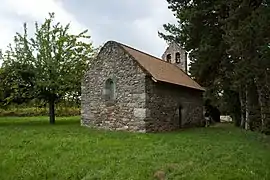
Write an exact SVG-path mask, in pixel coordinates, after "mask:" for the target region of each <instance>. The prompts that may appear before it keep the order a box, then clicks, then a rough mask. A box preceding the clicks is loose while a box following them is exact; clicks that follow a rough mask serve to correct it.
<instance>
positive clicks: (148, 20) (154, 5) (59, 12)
mask: <svg viewBox="0 0 270 180" xmlns="http://www.w3.org/2000/svg"><path fill="white" fill-rule="evenodd" d="M167 7H168V4H167V1H166V0H0V49H5V48H6V46H7V45H8V43H10V42H12V39H13V36H14V35H15V33H16V32H22V30H23V28H22V24H23V23H24V22H27V23H28V24H29V25H30V27H29V29H31V25H33V23H34V22H35V21H39V22H42V21H43V20H44V18H45V17H48V13H49V12H55V13H56V19H57V21H60V22H62V23H64V24H66V23H68V22H71V26H72V31H73V32H76V33H77V32H80V31H82V30H84V29H88V30H89V34H90V35H91V37H92V41H93V43H94V45H95V46H99V45H101V44H103V43H105V42H106V41H108V40H116V41H119V42H122V43H124V44H127V45H130V46H133V47H135V48H138V49H140V50H143V51H145V52H148V53H150V54H152V55H155V56H158V57H161V55H162V53H163V52H164V50H165V48H166V46H167V45H166V43H165V42H164V40H163V39H161V38H159V37H158V31H159V30H162V25H163V24H164V23H168V22H171V23H174V22H175V18H174V17H173V15H172V12H171V11H170V10H168V8H167Z"/></svg>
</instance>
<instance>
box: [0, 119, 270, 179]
mask: <svg viewBox="0 0 270 180" xmlns="http://www.w3.org/2000/svg"><path fill="white" fill-rule="evenodd" d="M0 147H1V148H0V169H1V173H0V179H5V180H14V179H29V180H31V179H33V180H36V179H58V180H62V179H63V180H66V179H74V180H75V179H78V180H79V179H80V180H81V179H86V180H88V179H89V180H90V179H117V180H126V179H134V180H135V179H138V180H144V179H155V178H154V177H155V176H157V175H158V174H162V173H164V174H165V177H166V179H187V180H190V179H202V180H204V179H205V180H209V179H224V180H226V179H247V180H248V179H250V180H251V179H270V177H269V175H270V169H269V167H270V153H269V148H270V144H269V138H266V137H265V136H263V135H262V134H258V133H253V132H243V131H242V130H240V129H237V128H233V127H231V126H230V125H225V126H222V127H211V128H198V129H190V130H186V131H182V132H181V133H179V132H171V133H161V134H138V133H126V132H109V131H101V130H100V131H99V130H94V129H89V128H86V127H81V126H80V118H79V117H70V118H57V122H56V125H55V126H49V125H48V124H47V123H46V118H44V117H33V118H29V117H26V118H0ZM67 162H68V163H67ZM158 172H161V173H158Z"/></svg>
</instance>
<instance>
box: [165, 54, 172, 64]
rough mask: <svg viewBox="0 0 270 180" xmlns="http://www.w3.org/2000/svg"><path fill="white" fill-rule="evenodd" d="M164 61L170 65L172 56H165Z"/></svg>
mask: <svg viewBox="0 0 270 180" xmlns="http://www.w3.org/2000/svg"><path fill="white" fill-rule="evenodd" d="M166 61H167V62H169V63H171V61H172V55H171V54H167V56H166Z"/></svg>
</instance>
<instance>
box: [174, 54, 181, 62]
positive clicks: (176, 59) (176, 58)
mask: <svg viewBox="0 0 270 180" xmlns="http://www.w3.org/2000/svg"><path fill="white" fill-rule="evenodd" d="M180 61H181V59H180V53H179V52H177V53H175V62H176V63H177V64H179V63H180Z"/></svg>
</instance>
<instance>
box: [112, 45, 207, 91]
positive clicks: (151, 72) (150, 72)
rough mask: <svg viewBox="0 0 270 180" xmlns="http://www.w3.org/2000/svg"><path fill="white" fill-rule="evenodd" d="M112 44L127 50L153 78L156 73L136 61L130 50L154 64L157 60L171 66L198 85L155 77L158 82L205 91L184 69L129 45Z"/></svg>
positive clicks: (140, 62)
mask: <svg viewBox="0 0 270 180" xmlns="http://www.w3.org/2000/svg"><path fill="white" fill-rule="evenodd" d="M110 42H112V43H116V44H117V45H119V46H120V47H121V48H123V49H124V50H125V52H126V53H128V54H129V55H130V56H131V57H133V59H134V60H136V61H137V62H138V63H139V65H140V66H141V68H143V69H144V70H145V71H147V72H148V73H149V74H150V75H151V76H153V77H155V76H156V75H157V74H155V73H154V74H153V71H152V70H149V69H148V68H147V67H145V65H144V64H142V62H143V61H140V60H139V59H136V58H135V57H134V54H132V53H131V52H130V51H129V50H128V49H130V50H131V51H134V52H137V53H139V54H143V55H145V56H148V57H150V58H149V60H153V61H152V62H154V61H155V60H158V61H156V62H163V63H165V64H167V65H169V66H168V67H171V68H172V67H173V68H175V70H177V71H179V70H180V71H179V72H181V74H182V75H184V77H186V78H188V79H189V80H191V81H192V82H193V83H195V84H196V85H195V86H194V85H191V84H181V83H180V84H179V82H178V83H177V82H172V81H171V80H169V81H166V80H165V81H164V79H163V80H162V78H161V79H160V77H155V78H157V80H159V81H164V82H169V83H172V84H175V83H176V84H178V85H181V86H185V87H189V88H194V89H198V90H203V91H204V88H203V87H202V86H201V85H200V84H199V83H198V82H196V81H195V80H194V79H192V78H191V77H190V76H189V75H188V74H187V73H186V72H185V71H184V70H183V69H181V68H180V67H178V66H176V65H175V64H172V63H169V62H166V61H164V60H162V59H160V58H158V57H155V56H153V55H151V54H148V53H146V52H143V51H141V50H138V49H135V48H133V47H130V46H128V45H125V44H123V43H120V42H117V41H110ZM146 62H147V61H146ZM173 81H175V80H173Z"/></svg>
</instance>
